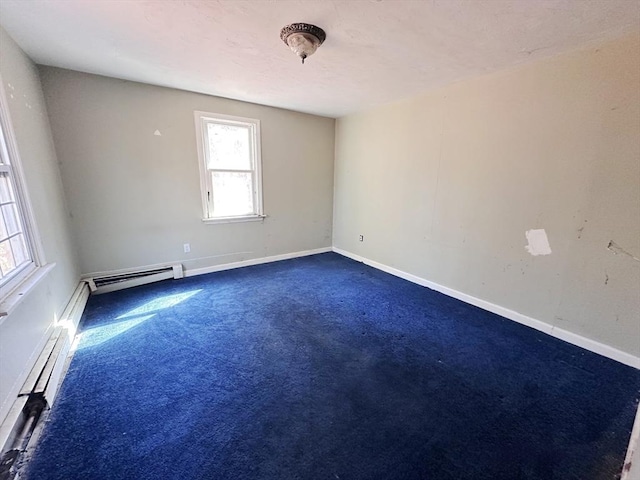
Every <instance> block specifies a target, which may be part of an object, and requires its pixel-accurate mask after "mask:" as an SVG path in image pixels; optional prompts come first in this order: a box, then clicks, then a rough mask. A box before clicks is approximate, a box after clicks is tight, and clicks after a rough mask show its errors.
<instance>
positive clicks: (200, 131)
mask: <svg viewBox="0 0 640 480" xmlns="http://www.w3.org/2000/svg"><path fill="white" fill-rule="evenodd" d="M193 114H194V119H195V125H196V142H197V147H198V165H199V166H200V192H201V196H202V198H201V199H202V221H203V222H204V223H207V224H218V223H239V222H256V221H262V220H264V219H265V218H266V215H265V214H264V207H263V201H262V189H263V184H262V151H261V146H260V144H261V143H262V142H261V138H262V137H261V135H260V120H257V119H255V118H247V117H236V116H233V115H223V114H220V113H212V112H203V111H199V110H196V111H195V112H193ZM206 120H214V121H217V120H222V121H224V122H228V123H230V124H241V125H251V127H252V128H253V130H254V138H255V141H254V142H252V146H253V152H252V153H253V158H254V161H255V168H254V169H255V182H254V183H255V185H254V189H255V195H254V201H255V211H256V213H252V214H249V215H238V216H233V217H212V216H211V212H210V196H209V191H210V190H209V188H210V187H209V185H208V182H207V178H208V177H209V173H208V170H207V158H206V152H205V144H204V139H205V132H204V129H205V125H206V123H205V122H206Z"/></svg>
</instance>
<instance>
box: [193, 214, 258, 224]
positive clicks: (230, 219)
mask: <svg viewBox="0 0 640 480" xmlns="http://www.w3.org/2000/svg"><path fill="white" fill-rule="evenodd" d="M265 218H267V216H266V215H246V216H244V217H218V218H203V219H202V221H203V222H204V223H209V224H212V223H241V222H261V221H263V220H264V219H265Z"/></svg>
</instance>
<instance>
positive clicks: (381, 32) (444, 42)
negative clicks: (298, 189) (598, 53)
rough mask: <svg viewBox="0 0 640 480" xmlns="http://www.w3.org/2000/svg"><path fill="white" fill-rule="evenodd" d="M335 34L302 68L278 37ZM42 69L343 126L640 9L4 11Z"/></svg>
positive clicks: (583, 5)
mask: <svg viewBox="0 0 640 480" xmlns="http://www.w3.org/2000/svg"><path fill="white" fill-rule="evenodd" d="M293 22H307V23H313V24H316V25H318V26H320V27H322V28H323V29H324V30H325V31H326V32H327V40H326V42H325V43H324V44H323V45H322V46H321V47H320V48H319V49H318V51H317V52H316V53H315V55H313V56H312V57H310V58H309V59H308V60H307V62H306V63H305V65H301V64H300V61H299V59H298V58H297V57H296V56H295V55H294V54H293V53H292V52H291V51H290V50H289V49H288V48H287V47H286V45H284V43H282V41H281V40H280V38H279V32H280V29H281V28H282V27H283V26H284V25H286V24H289V23H293ZM0 24H2V26H3V27H4V28H5V29H6V30H7V31H8V32H9V34H10V35H11V36H12V37H13V38H14V39H15V40H16V41H17V42H18V44H19V45H20V46H21V47H22V48H23V49H24V50H25V51H26V52H27V54H28V55H29V56H31V58H33V59H34V60H35V61H36V62H37V63H40V64H44V65H54V66H57V67H63V68H69V69H73V70H80V71H84V72H91V73H97V74H101V75H107V76H111V77H117V78H123V79H128V80H136V81H140V82H146V83H151V84H156V85H163V86H169V87H175V88H180V89H184V90H192V91H196V92H204V93H208V94H212V95H219V96H223V97H229V98H235V99H240V100H245V101H249V102H255V103H261V104H265V105H273V106H278V107H283V108H288V109H292V110H298V111H303V112H309V113H315V114H319V115H326V116H331V117H339V116H342V115H345V114H347V113H351V112H354V111H358V110H362V109H366V108H370V107H372V106H374V105H377V104H381V103H387V102H390V101H394V100H398V99H401V98H406V97H410V96H412V95H416V94H418V93H421V92H424V91H426V90H429V89H432V88H435V87H438V86H441V85H444V84H447V83H451V82H453V81H457V80H461V79H464V78H469V77H472V76H477V75H481V74H483V73H487V72H491V71H495V70H499V69H503V68H507V67H510V66H513V65H516V64H519V63H523V62H527V61H531V60H532V59H536V58H541V57H546V56H551V55H555V54H557V53H560V52H563V51H566V50H570V49H574V48H577V47H579V46H581V45H584V44H586V43H589V42H591V41H594V40H598V39H601V38H613V37H615V36H618V35H622V34H624V33H626V32H628V31H632V30H634V29H635V30H638V29H639V28H640V2H638V1H636V0H485V1H482V0H431V1H426V0H425V1H403V0H342V1H329V0H303V1H294V0H291V1H288V0H261V1H260V0H253V1H244V0H224V1H169V0H166V1H160V0H156V1H142V0H120V1H119V0H92V1H90V0H55V1H51V0H50V1H44V0H30V1H25V0H0Z"/></svg>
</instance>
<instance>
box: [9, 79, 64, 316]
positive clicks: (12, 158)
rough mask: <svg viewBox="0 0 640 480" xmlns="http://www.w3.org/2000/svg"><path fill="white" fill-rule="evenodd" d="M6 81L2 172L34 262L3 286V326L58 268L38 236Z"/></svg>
mask: <svg viewBox="0 0 640 480" xmlns="http://www.w3.org/2000/svg"><path fill="white" fill-rule="evenodd" d="M8 105H9V104H8V101H7V95H6V92H5V89H4V81H3V79H2V77H1V76H0V127H1V129H0V150H1V153H2V158H3V159H5V162H6V163H5V164H0V171H2V172H6V173H8V174H9V178H10V181H11V184H12V187H13V192H14V195H15V202H16V207H17V211H18V216H19V217H20V221H21V223H22V228H23V234H24V236H25V240H26V242H25V243H26V245H27V251H28V253H29V256H30V258H31V260H30V261H29V262H27V263H25V264H24V265H22V266H21V267H20V268H19V269H17V270H16V271H14V272H12V273H11V274H10V276H8V277H7V278H6V279H2V281H1V283H0V323H2V320H3V319H4V317H6V316H7V315H9V314H10V313H11V312H12V311H13V309H14V308H15V307H16V306H17V305H18V304H19V303H20V302H21V301H22V300H23V299H24V297H25V296H26V294H27V293H28V292H29V291H30V290H31V289H33V288H34V287H35V286H36V284H37V283H38V282H39V281H40V280H41V279H42V278H44V276H45V275H46V274H47V273H48V272H49V271H50V270H51V269H52V268H53V267H54V265H55V264H47V263H46V260H45V256H44V250H43V248H42V242H41V240H40V236H39V235H38V229H37V227H36V222H35V216H34V214H33V208H32V206H31V203H30V202H29V194H28V191H27V186H26V184H25V181H24V171H23V169H22V164H21V162H20V154H19V152H18V144H17V141H16V137H15V133H14V129H13V123H12V122H11V116H10V113H9V106H8Z"/></svg>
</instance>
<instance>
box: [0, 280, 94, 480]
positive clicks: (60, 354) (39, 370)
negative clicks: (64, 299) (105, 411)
mask: <svg viewBox="0 0 640 480" xmlns="http://www.w3.org/2000/svg"><path fill="white" fill-rule="evenodd" d="M88 298H89V288H87V284H86V283H85V282H81V283H80V285H78V288H77V289H76V291H75V292H74V293H73V295H72V296H71V299H70V301H69V303H68V304H67V307H66V308H65V310H64V312H63V313H62V316H61V319H60V321H58V322H57V324H56V325H55V326H54V328H53V332H52V333H51V335H50V337H49V339H48V340H47V343H46V344H45V346H44V348H43V349H42V352H41V353H40V355H39V356H38V358H37V360H36V361H35V364H34V366H33V368H32V369H31V372H30V373H29V376H28V377H27V379H26V380H25V382H24V384H23V386H22V389H21V390H20V393H19V394H18V398H16V400H15V401H14V403H13V406H12V407H11V410H10V411H9V413H8V414H7V417H6V418H5V420H4V421H3V422H2V425H1V426H0V452H1V453H2V456H1V457H0V480H5V479H13V478H14V477H15V473H16V470H15V468H14V466H15V465H16V463H17V461H18V459H19V457H20V456H21V455H22V454H23V453H24V451H25V450H26V448H27V444H28V443H29V440H30V439H31V435H32V433H33V431H34V429H35V427H36V424H37V423H38V420H39V419H40V417H41V415H42V413H43V412H44V411H45V410H46V409H48V408H51V406H52V405H53V402H54V400H55V398H56V394H57V393H58V387H59V386H60V383H61V381H62V378H63V376H64V371H65V367H66V364H67V358H68V354H69V349H70V348H71V343H72V340H73V337H74V336H75V333H76V330H77V328H78V324H79V323H80V317H81V316H82V312H83V311H84V307H85V305H86V303H87V299H88Z"/></svg>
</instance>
